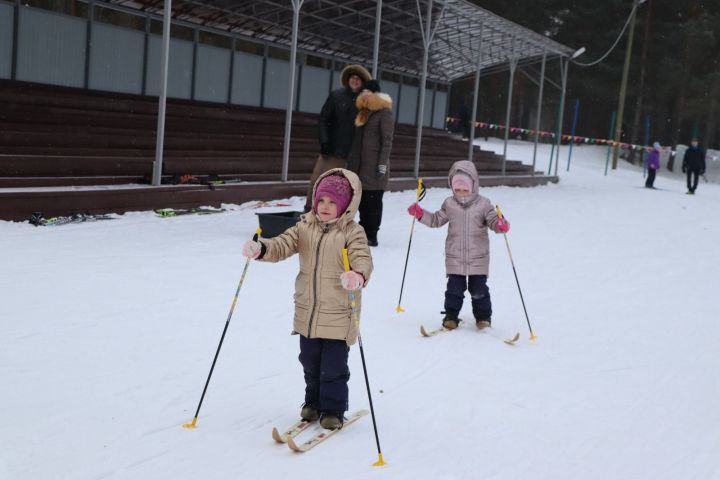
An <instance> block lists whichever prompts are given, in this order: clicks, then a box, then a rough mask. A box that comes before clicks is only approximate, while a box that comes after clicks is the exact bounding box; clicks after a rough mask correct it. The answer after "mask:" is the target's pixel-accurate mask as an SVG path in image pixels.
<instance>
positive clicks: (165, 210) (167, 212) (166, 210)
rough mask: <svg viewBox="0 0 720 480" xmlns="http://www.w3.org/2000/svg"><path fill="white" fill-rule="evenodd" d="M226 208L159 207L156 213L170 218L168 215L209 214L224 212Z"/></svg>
mask: <svg viewBox="0 0 720 480" xmlns="http://www.w3.org/2000/svg"><path fill="white" fill-rule="evenodd" d="M224 211H225V209H224V208H203V207H198V208H188V209H179V210H175V209H173V208H158V209H156V210H154V212H155V214H156V215H157V216H159V217H163V218H168V217H177V216H180V215H209V214H212V213H222V212H224Z"/></svg>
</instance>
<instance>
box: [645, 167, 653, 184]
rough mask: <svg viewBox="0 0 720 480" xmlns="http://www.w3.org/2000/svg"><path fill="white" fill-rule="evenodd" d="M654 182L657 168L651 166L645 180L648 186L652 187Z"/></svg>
mask: <svg viewBox="0 0 720 480" xmlns="http://www.w3.org/2000/svg"><path fill="white" fill-rule="evenodd" d="M653 183H655V169H654V168H649V169H648V176H647V180H645V186H646V187H648V188H652V186H653Z"/></svg>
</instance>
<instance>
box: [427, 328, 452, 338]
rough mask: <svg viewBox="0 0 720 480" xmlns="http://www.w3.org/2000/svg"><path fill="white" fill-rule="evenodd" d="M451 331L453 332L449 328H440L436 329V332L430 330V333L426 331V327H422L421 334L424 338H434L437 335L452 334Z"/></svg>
mask: <svg viewBox="0 0 720 480" xmlns="http://www.w3.org/2000/svg"><path fill="white" fill-rule="evenodd" d="M451 331H452V330H450V329H448V328H445V327H440V328H436V329H435V330H430V331H429V332H428V331H427V330H425V327H424V326H422V325H420V334H421V335H422V336H423V337H434V336H435V335H437V334H439V333H444V332H451Z"/></svg>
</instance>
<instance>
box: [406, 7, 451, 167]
mask: <svg viewBox="0 0 720 480" xmlns="http://www.w3.org/2000/svg"><path fill="white" fill-rule="evenodd" d="M415 4H416V5H417V9H418V19H419V20H420V29H421V30H422V37H423V47H424V48H423V63H422V75H421V78H420V103H419V108H418V111H417V116H416V117H415V118H416V120H417V137H416V138H415V169H414V173H415V178H419V177H420V148H421V145H422V130H423V121H424V119H425V84H426V83H427V64H428V56H429V54H430V44H431V43H432V41H433V38H434V37H435V32H436V31H437V27H438V25H440V19H441V18H442V16H443V13H444V12H445V4H444V3H443V6H442V10H440V15H439V16H438V19H437V21H436V22H435V28H432V7H433V0H428V2H427V5H428V6H427V17H426V26H424V27H423V25H422V13H421V11H420V0H415Z"/></svg>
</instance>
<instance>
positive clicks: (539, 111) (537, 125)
mask: <svg viewBox="0 0 720 480" xmlns="http://www.w3.org/2000/svg"><path fill="white" fill-rule="evenodd" d="M546 60H547V52H543V57H542V66H541V67H540V91H539V92H538V105H537V116H536V117H535V144H534V146H533V169H532V174H531V175H532V176H533V177H534V176H535V162H536V160H537V146H538V139H539V138H540V119H541V117H542V101H543V88H544V87H545V61H546Z"/></svg>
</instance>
